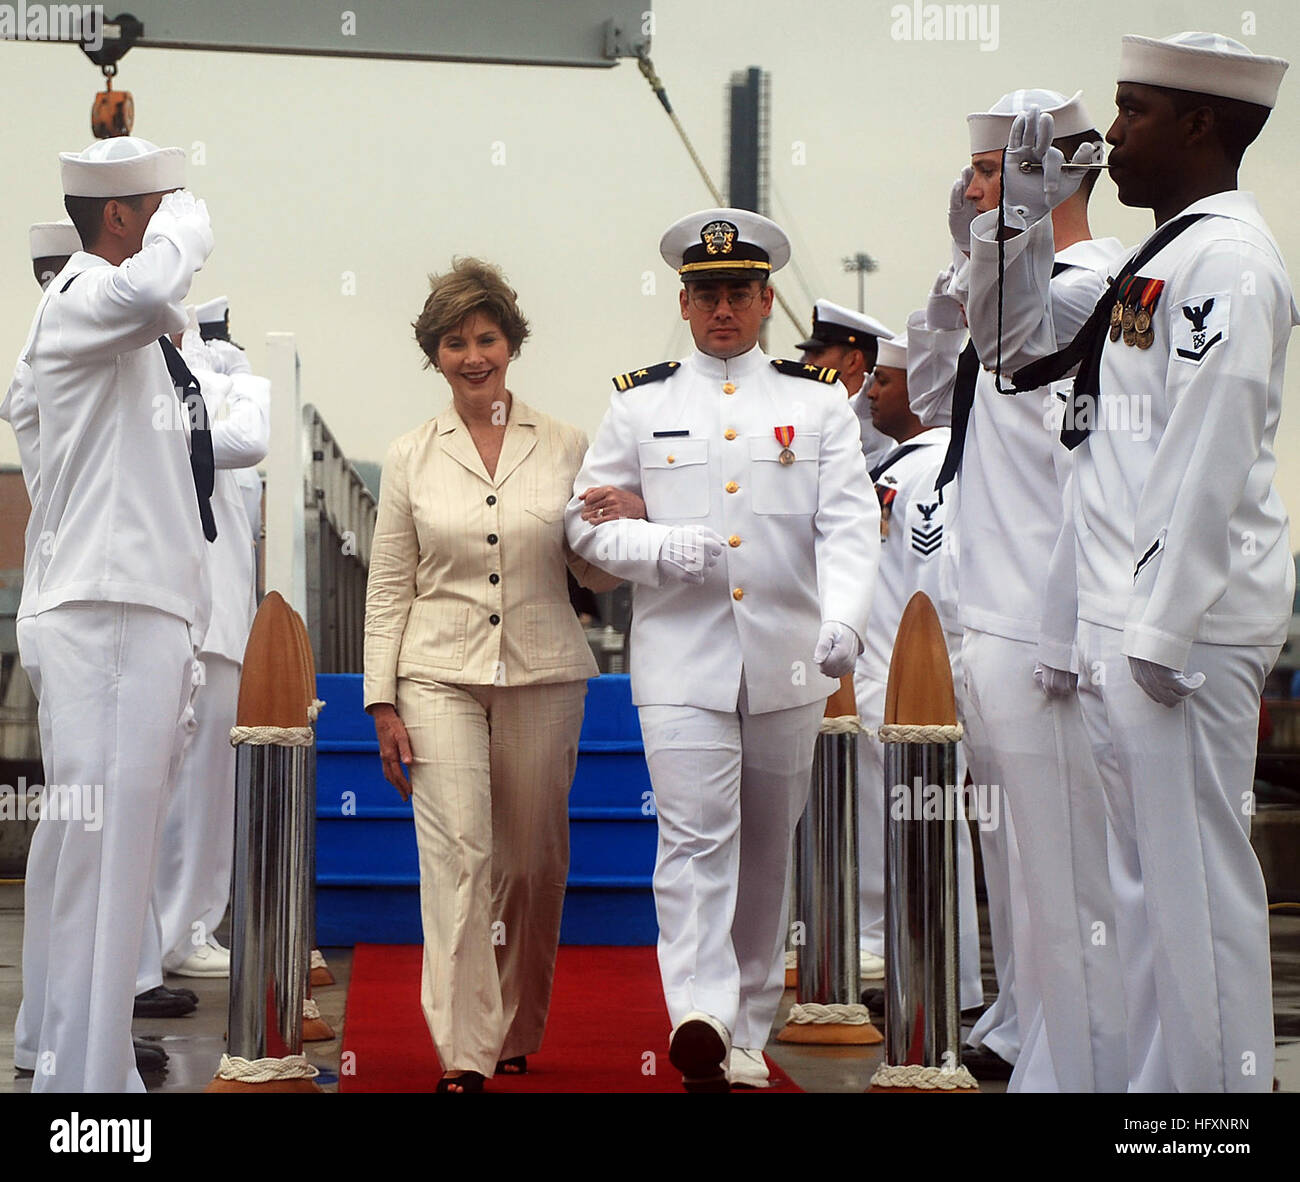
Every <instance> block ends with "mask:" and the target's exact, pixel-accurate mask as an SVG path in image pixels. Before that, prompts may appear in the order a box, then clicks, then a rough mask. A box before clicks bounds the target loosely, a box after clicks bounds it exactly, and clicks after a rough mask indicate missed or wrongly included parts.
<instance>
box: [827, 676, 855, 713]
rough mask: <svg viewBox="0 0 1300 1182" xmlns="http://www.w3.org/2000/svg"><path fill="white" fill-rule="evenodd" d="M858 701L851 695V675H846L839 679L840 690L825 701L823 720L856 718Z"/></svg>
mask: <svg viewBox="0 0 1300 1182" xmlns="http://www.w3.org/2000/svg"><path fill="white" fill-rule="evenodd" d="M857 716H858V700H857V698H856V697H855V696H854V693H853V674H852V673H846V674H845V675H844V676H843V677H841V678H840V688H839V689H837V690H836V691H835V692H834V693H833V694H831V696H830V697H829V698H827V699H826V713H825V714H824V715H823V717H824V718H849V717H853V718H857Z"/></svg>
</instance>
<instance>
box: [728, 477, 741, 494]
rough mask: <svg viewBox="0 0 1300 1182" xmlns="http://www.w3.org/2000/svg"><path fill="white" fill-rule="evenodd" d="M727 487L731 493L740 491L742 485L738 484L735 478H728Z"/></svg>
mask: <svg viewBox="0 0 1300 1182" xmlns="http://www.w3.org/2000/svg"><path fill="white" fill-rule="evenodd" d="M726 489H727V491H728V492H729V493H734V492H739V491H740V485H738V484H737V483H736V482H735V481H734V480H728V481H727V484H726Z"/></svg>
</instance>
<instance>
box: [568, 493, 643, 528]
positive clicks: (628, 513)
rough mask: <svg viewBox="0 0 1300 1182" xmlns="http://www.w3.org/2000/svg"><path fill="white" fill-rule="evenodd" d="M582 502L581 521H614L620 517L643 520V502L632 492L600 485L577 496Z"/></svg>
mask: <svg viewBox="0 0 1300 1182" xmlns="http://www.w3.org/2000/svg"><path fill="white" fill-rule="evenodd" d="M578 497H579V499H580V500H581V501H582V520H583V521H594V522H596V523H597V524H599V523H601V522H604V521H616V520H618V518H620V517H627V518H631V519H636V520H641V521H644V520H645V501H643V500H642V499H641V497H640V496H638V495H637V494H636V493H634V492H628V491H627V490H626V489H621V488H614V487H613V486H612V485H608V484H602V485H598V486H597V487H595V488H589V489H586V490H585V491H583V492H581V493H579V494H578Z"/></svg>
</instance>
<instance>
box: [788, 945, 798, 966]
mask: <svg viewBox="0 0 1300 1182" xmlns="http://www.w3.org/2000/svg"><path fill="white" fill-rule="evenodd" d="M785 967H786V968H787V969H797V968H798V967H799V954H798V953H797V952H796V951H795V950H794V949H793V948H787V949H786V950H785Z"/></svg>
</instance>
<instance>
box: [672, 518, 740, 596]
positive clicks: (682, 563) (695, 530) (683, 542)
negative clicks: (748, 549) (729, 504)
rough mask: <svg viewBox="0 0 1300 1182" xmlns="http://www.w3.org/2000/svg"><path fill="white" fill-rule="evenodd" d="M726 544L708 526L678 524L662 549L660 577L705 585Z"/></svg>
mask: <svg viewBox="0 0 1300 1182" xmlns="http://www.w3.org/2000/svg"><path fill="white" fill-rule="evenodd" d="M725 545H726V542H724V541H723V540H722V538H720V537H719V536H718V535H717V534H716V533H714V532H713V530H711V529H709V528H708V526H704V525H675V526H673V529H672V532H671V533H670V534H669V535H668V536H667V537H666V538H664V541H663V545H662V546H660V547H659V576H660V578H663V579H673V580H675V581H676V582H679V583H702V582H704V574H705V572H706V571H707V570H708V569H709V568H710V567H712V566H715V565H716V564H717V561H718V559H719V558H720V557H721V555H722V547H723V546H725Z"/></svg>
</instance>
